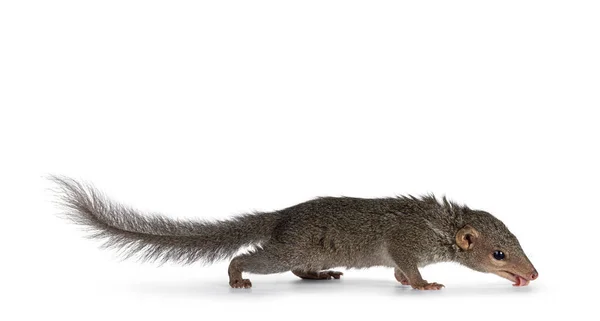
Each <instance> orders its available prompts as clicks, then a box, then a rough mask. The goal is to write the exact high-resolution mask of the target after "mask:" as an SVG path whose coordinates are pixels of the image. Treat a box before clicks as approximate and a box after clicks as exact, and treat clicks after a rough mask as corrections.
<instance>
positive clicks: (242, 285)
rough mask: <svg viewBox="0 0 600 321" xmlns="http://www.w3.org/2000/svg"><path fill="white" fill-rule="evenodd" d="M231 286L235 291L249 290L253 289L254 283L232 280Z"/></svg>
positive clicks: (245, 280) (244, 280)
mask: <svg viewBox="0 0 600 321" xmlns="http://www.w3.org/2000/svg"><path fill="white" fill-rule="evenodd" d="M229 285H231V287H232V288H234V289H249V288H251V287H252V282H250V280H248V279H235V280H230V281H229Z"/></svg>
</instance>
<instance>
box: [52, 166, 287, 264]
mask: <svg viewBox="0 0 600 321" xmlns="http://www.w3.org/2000/svg"><path fill="white" fill-rule="evenodd" d="M50 180H52V181H53V182H54V183H56V185H57V186H58V192H59V195H60V202H59V203H60V204H61V205H62V206H63V207H64V209H65V211H64V215H65V216H66V218H68V219H70V220H71V221H73V222H75V223H76V224H79V225H83V226H85V227H86V229H87V230H89V231H90V232H91V234H90V237H91V238H98V239H103V240H105V243H104V245H103V247H104V248H116V249H120V254H122V255H123V256H124V257H125V258H129V257H132V256H134V257H138V258H139V259H141V260H142V261H161V262H167V261H174V262H179V263H184V264H188V263H193V262H196V261H203V262H205V263H210V262H213V261H216V260H222V259H226V258H229V257H231V256H233V255H234V254H235V253H236V252H237V251H238V250H239V249H240V248H241V247H242V246H247V245H253V244H258V243H261V242H265V241H267V240H268V239H269V238H270V237H271V234H272V231H273V229H274V228H275V226H276V224H277V221H278V215H277V213H276V212H273V213H254V214H246V215H242V216H238V217H236V218H233V219H231V220H226V221H216V222H205V221H188V220H185V221H184V220H173V219H169V218H167V217H164V216H160V215H142V214H140V213H139V212H137V211H135V210H133V209H132V208H129V207H126V206H123V205H120V204H117V203H114V202H111V201H109V200H108V199H107V198H106V197H105V196H104V195H103V194H102V193H101V192H99V191H98V190H97V189H95V188H94V187H93V186H92V185H89V184H84V183H80V182H77V181H75V180H73V179H70V178H66V177H59V176H51V177H50Z"/></svg>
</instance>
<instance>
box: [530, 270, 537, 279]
mask: <svg viewBox="0 0 600 321" xmlns="http://www.w3.org/2000/svg"><path fill="white" fill-rule="evenodd" d="M538 275H539V274H538V271H537V270H533V273H532V274H531V279H532V280H535V279H537V277H538Z"/></svg>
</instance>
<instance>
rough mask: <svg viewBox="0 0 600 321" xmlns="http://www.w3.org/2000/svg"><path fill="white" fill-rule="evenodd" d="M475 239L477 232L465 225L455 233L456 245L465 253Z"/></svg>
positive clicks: (471, 246)
mask: <svg viewBox="0 0 600 321" xmlns="http://www.w3.org/2000/svg"><path fill="white" fill-rule="evenodd" d="M477 237H479V232H477V230H476V229H474V228H473V227H472V226H471V225H468V224H467V225H465V226H464V227H463V228H461V229H460V230H458V232H457V233H456V245H458V247H460V248H461V249H463V250H465V251H466V250H470V249H472V248H473V242H474V241H475V239H476V238H477Z"/></svg>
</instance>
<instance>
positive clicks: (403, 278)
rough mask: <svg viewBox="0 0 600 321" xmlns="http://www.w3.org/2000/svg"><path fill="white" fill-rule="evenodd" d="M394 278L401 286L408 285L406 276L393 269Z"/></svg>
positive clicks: (397, 269) (400, 271)
mask: <svg viewBox="0 0 600 321" xmlns="http://www.w3.org/2000/svg"><path fill="white" fill-rule="evenodd" d="M394 276H395V277H396V280H398V282H400V283H402V285H410V282H409V281H408V278H407V277H406V275H404V272H402V270H400V269H399V268H395V269H394Z"/></svg>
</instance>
